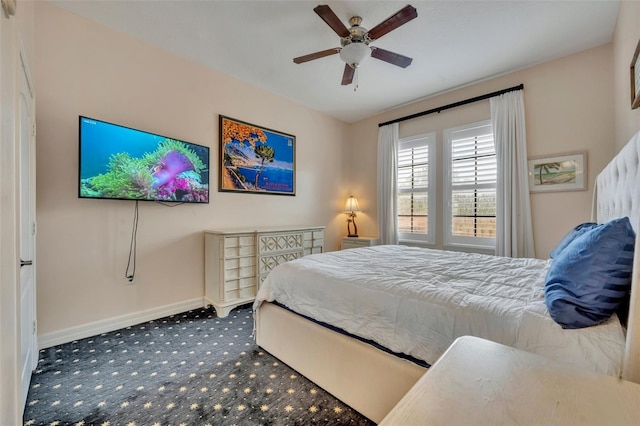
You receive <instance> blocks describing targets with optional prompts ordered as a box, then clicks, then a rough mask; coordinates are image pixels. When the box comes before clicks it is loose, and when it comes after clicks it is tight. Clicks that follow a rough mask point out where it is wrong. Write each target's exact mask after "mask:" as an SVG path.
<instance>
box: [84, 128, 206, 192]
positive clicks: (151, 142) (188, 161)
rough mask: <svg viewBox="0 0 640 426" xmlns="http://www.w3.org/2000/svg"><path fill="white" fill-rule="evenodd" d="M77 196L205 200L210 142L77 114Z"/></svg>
mask: <svg viewBox="0 0 640 426" xmlns="http://www.w3.org/2000/svg"><path fill="white" fill-rule="evenodd" d="M78 196H79V197H80V198H109V199H118V200H147V201H170V202H179V203H208V202H209V148H208V147H206V146H202V145H196V144H193V143H189V142H184V141H180V140H176V139H171V138H167V137H165V136H160V135H156V134H153V133H148V132H143V131H140V130H135V129H130V128H128V127H124V126H119V125H117V124H111V123H107V122H104V121H100V120H96V119H93V118H88V117H83V116H80V170H79V187H78Z"/></svg>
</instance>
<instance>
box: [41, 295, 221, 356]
mask: <svg viewBox="0 0 640 426" xmlns="http://www.w3.org/2000/svg"><path fill="white" fill-rule="evenodd" d="M207 304H208V303H206V302H205V300H204V298H202V297H198V298H195V299H191V300H185V301H183V302H178V303H172V304H171V305H164V306H159V307H157V308H153V309H147V310H146V311H140V312H136V313H133V314H127V315H121V316H118V317H113V318H109V319H106V320H101V321H95V322H91V323H88V324H83V325H80V326H77V327H71V328H67V329H64V330H60V331H54V332H51V333H46V334H42V335H40V336H38V347H39V348H40V349H44V348H49V347H51V346H55V345H60V344H63V343H69V342H73V341H74V340H78V339H84V338H86V337H91V336H96V335H98V334H102V333H107V332H109V331H114V330H119V329H121V328H124V327H129V326H132V325H136V324H140V323H143V322H147V321H151V320H154V319H158V318H162V317H166V316H169V315H175V314H179V313H181V312H185V311H190V310H192V309H198V308H202V307H203V306H206V305H207Z"/></svg>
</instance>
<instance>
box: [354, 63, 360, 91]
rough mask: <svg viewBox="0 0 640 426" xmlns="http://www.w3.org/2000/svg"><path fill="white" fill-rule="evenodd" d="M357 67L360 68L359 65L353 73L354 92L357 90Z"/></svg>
mask: <svg viewBox="0 0 640 426" xmlns="http://www.w3.org/2000/svg"><path fill="white" fill-rule="evenodd" d="M358 69H360V67H356V70H355V71H354V73H353V91H354V92H355V91H356V90H358Z"/></svg>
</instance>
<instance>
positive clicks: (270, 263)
mask: <svg viewBox="0 0 640 426" xmlns="http://www.w3.org/2000/svg"><path fill="white" fill-rule="evenodd" d="M302 256H303V251H302V250H297V251H292V252H289V253H282V254H275V255H262V256H260V257H259V259H258V273H259V274H260V275H263V274H268V273H269V272H271V270H272V269H273V268H275V267H276V266H278V265H280V264H281V263H285V262H289V261H291V260H295V259H299V258H301V257H302Z"/></svg>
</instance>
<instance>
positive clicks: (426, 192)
mask: <svg viewBox="0 0 640 426" xmlns="http://www.w3.org/2000/svg"><path fill="white" fill-rule="evenodd" d="M435 141H436V137H435V133H428V134H425V135H419V136H414V137H410V138H403V139H400V140H399V141H398V170H397V187H398V198H397V207H398V210H397V214H398V237H399V240H400V241H407V242H409V241H421V242H427V243H434V242H435V235H434V234H435V232H433V231H432V229H433V227H434V226H435V223H434V215H433V210H434V205H435V185H434V168H433V167H432V164H433V162H432V158H433V156H434V155H435ZM430 200H431V202H430Z"/></svg>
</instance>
